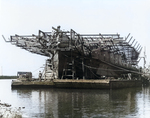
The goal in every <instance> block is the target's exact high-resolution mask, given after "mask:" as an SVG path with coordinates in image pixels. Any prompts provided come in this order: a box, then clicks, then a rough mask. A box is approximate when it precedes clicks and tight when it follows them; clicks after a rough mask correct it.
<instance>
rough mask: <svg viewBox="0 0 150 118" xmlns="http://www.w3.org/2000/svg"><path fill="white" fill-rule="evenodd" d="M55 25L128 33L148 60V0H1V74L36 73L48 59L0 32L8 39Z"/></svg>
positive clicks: (149, 5)
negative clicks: (27, 49)
mask: <svg viewBox="0 0 150 118" xmlns="http://www.w3.org/2000/svg"><path fill="white" fill-rule="evenodd" d="M58 25H60V26H61V28H62V29H63V30H67V31H69V30H70V29H73V30H75V31H76V32H77V33H80V34H82V33H83V34H90V33H91V34H93V33H94V34H98V33H101V34H103V33H104V34H106V33H108V34H110V33H113V34H114V33H119V34H120V35H121V36H122V37H126V36H127V35H128V34H129V33H130V34H131V36H133V39H136V41H138V43H140V44H141V46H142V47H143V50H142V52H141V55H140V57H143V53H144V48H145V50H146V62H147V64H146V66H148V65H149V64H150V54H149V50H150V39H149V34H150V0H0V75H16V74H17V72H18V71H30V72H32V73H33V76H37V75H38V72H39V71H40V70H41V71H42V70H43V68H42V67H43V65H44V64H45V60H46V59H47V57H45V56H41V55H37V54H33V53H30V52H28V51H25V50H23V49H21V48H19V47H16V46H14V45H11V44H10V43H6V42H5V41H4V40H3V38H2V35H4V36H5V38H6V39H7V40H8V39H9V38H10V36H11V35H15V34H18V35H31V34H38V30H42V31H50V32H51V31H52V26H53V27H57V26H58ZM139 65H140V66H143V60H142V59H141V61H140V63H139Z"/></svg>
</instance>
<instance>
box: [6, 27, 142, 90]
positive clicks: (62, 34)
mask: <svg viewBox="0 0 150 118" xmlns="http://www.w3.org/2000/svg"><path fill="white" fill-rule="evenodd" d="M52 29H53V30H52V32H43V31H41V30H39V34H38V35H34V34H33V35H29V36H27V35H25V36H21V35H14V36H11V37H10V41H7V42H11V43H12V44H14V45H16V46H18V47H21V48H22V49H25V50H27V51H29V52H32V53H36V54H39V55H44V56H47V57H48V59H47V60H46V64H45V69H44V73H43V75H42V78H43V79H44V81H45V82H48V81H50V80H52V85H53V86H55V87H64V88H105V87H106V88H111V87H112V86H114V87H115V85H114V84H116V86H120V87H121V86H122V85H123V84H120V85H119V83H125V84H126V85H124V87H128V86H129V87H131V86H130V85H132V86H137V85H140V84H132V83H136V82H137V83H139V82H141V75H142V71H141V68H139V67H138V63H139V54H140V52H141V50H142V47H141V46H140V44H137V42H136V41H135V39H134V40H132V37H130V34H129V35H128V36H127V37H125V38H123V37H120V34H101V33H98V34H79V33H76V32H75V31H74V30H73V29H71V30H70V31H62V30H61V29H60V26H58V27H57V28H54V27H52ZM129 37H130V38H129ZM93 82H94V83H93ZM128 82H129V83H130V84H127V83H128ZM112 83H113V84H112ZM85 84H87V86H86V85H85ZM102 84H105V87H103V85H102ZM12 85H13V86H15V83H12ZM84 85H85V87H84ZM92 86H95V87H92ZM118 88H119V87H118Z"/></svg>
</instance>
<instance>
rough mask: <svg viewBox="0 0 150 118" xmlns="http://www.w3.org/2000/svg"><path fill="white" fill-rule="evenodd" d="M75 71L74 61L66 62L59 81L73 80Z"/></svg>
mask: <svg viewBox="0 0 150 118" xmlns="http://www.w3.org/2000/svg"><path fill="white" fill-rule="evenodd" d="M74 77H75V70H74V60H71V61H68V60H67V63H66V66H65V68H64V69H63V73H62V77H61V79H74Z"/></svg>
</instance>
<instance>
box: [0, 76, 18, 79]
mask: <svg viewBox="0 0 150 118" xmlns="http://www.w3.org/2000/svg"><path fill="white" fill-rule="evenodd" d="M0 79H17V76H0Z"/></svg>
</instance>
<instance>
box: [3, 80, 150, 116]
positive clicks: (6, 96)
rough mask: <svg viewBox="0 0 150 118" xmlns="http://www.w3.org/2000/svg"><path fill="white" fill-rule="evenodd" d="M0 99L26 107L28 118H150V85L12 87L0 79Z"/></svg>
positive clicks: (25, 111)
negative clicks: (104, 88) (82, 87)
mask: <svg viewBox="0 0 150 118" xmlns="http://www.w3.org/2000/svg"><path fill="white" fill-rule="evenodd" d="M0 100H1V102H2V103H4V102H5V103H9V104H11V105H12V107H14V108H15V107H21V108H22V107H25V108H24V109H22V113H23V116H26V117H27V118H150V88H149V87H146V88H143V87H140V88H128V89H120V90H87V89H11V80H0Z"/></svg>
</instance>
